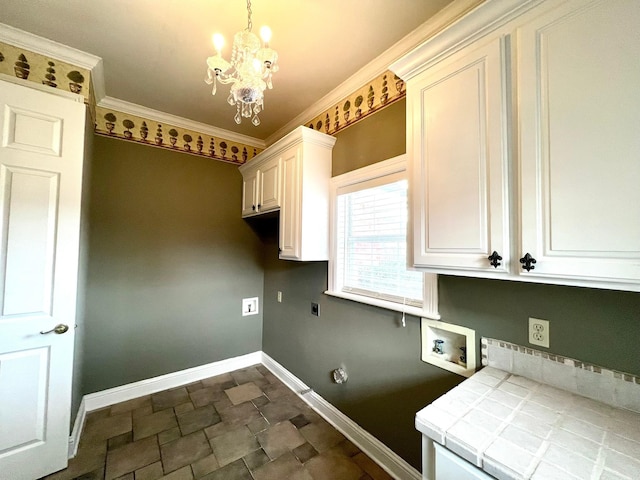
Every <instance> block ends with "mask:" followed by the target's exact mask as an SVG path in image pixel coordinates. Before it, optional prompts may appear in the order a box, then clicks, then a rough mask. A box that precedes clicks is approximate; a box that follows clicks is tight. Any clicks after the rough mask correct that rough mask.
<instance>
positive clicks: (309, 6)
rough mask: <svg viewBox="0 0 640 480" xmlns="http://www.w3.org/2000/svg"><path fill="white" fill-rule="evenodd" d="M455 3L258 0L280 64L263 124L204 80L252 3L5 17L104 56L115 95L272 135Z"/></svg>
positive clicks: (24, 1) (36, 11) (203, 0)
mask: <svg viewBox="0 0 640 480" xmlns="http://www.w3.org/2000/svg"><path fill="white" fill-rule="evenodd" d="M450 2H451V0H253V1H252V11H253V15H252V20H253V24H254V28H253V31H254V32H255V33H258V31H259V29H260V26H262V25H269V26H270V27H271V29H272V31H273V38H272V40H271V47H272V48H274V49H275V50H277V51H278V54H279V64H280V71H279V72H278V73H276V74H274V79H273V83H274V88H273V90H268V91H267V92H266V94H265V110H264V112H262V113H261V114H260V118H261V121H262V123H261V125H260V126H259V127H254V126H253V125H252V124H251V122H250V121H249V119H243V122H242V124H241V125H236V123H235V122H234V120H233V116H234V115H235V107H232V106H230V105H228V104H227V103H226V98H227V95H228V89H229V86H227V85H224V86H219V87H218V93H217V95H215V96H212V95H211V88H210V87H209V86H208V85H206V84H205V83H204V78H205V74H206V65H205V60H206V58H207V57H208V56H210V55H212V54H213V53H214V49H213V45H212V43H211V35H212V34H213V33H215V32H220V33H222V34H223V35H224V37H225V40H226V42H227V43H226V46H225V49H224V50H223V56H224V57H225V58H227V59H229V56H230V51H231V48H230V43H231V39H232V38H233V35H234V34H235V33H236V32H237V31H239V30H242V29H244V28H245V27H246V25H247V9H246V2H245V1H244V0H182V1H177V0H90V1H87V0H46V1H42V0H2V22H3V23H5V24H8V25H11V26H13V27H16V28H19V29H22V30H26V31H28V32H31V33H34V34H36V35H40V36H42V37H45V38H49V39H51V40H55V41H56V42H59V43H63V44H65V45H69V46H71V47H74V48H77V49H79V50H82V51H85V52H87V53H91V54H93V55H97V56H99V57H101V58H102V59H103V61H104V70H105V87H106V94H107V95H108V96H109V97H114V98H117V99H120V100H125V101H127V102H131V103H135V104H138V105H142V106H145V107H149V108H153V109H155V110H160V111H163V112H166V113H170V114H173V115H177V116H180V117H184V118H188V119H191V120H195V121H198V122H202V123H206V124H208V125H213V126H216V127H219V128H224V129H227V130H231V131H234V132H237V133H242V134H245V135H249V136H251V137H255V138H259V139H266V138H267V137H269V136H270V135H271V134H273V133H274V132H275V131H277V130H278V129H280V128H281V127H283V126H284V125H285V124H286V123H287V122H289V121H291V120H292V119H293V118H294V117H296V115H298V114H300V113H301V112H302V111H304V110H305V109H307V108H308V107H310V106H311V105H312V104H313V103H314V102H316V101H318V100H319V99H320V98H322V97H323V96H325V95H326V94H328V93H329V92H330V91H331V90H333V89H334V88H336V87H337V86H338V85H340V84H341V83H342V82H343V81H345V80H346V79H347V78H349V77H350V76H351V75H353V74H354V73H356V72H357V71H358V70H359V69H361V68H362V67H364V66H365V65H367V64H368V63H369V62H370V61H371V60H373V59H375V58H376V57H377V56H378V55H380V54H381V53H383V52H384V51H385V50H387V49H388V48H389V47H391V46H392V45H393V44H394V43H396V42H397V41H399V40H400V39H402V38H403V37H404V36H405V35H407V34H408V33H409V32H411V31H412V30H414V29H415V28H417V27H418V26H419V25H421V24H422V23H424V22H425V21H426V20H428V19H429V18H430V17H431V16H433V15H434V14H435V13H436V12H438V11H439V10H441V9H442V8H443V7H444V6H445V5H447V4H448V3H450Z"/></svg>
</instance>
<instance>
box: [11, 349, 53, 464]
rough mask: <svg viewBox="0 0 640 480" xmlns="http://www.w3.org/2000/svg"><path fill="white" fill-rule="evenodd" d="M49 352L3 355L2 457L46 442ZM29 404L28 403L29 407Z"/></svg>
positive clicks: (35, 351)
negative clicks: (14, 450) (8, 413)
mask: <svg viewBox="0 0 640 480" xmlns="http://www.w3.org/2000/svg"><path fill="white" fill-rule="evenodd" d="M49 353H50V351H49V348H48V347H43V348H35V349H31V350H23V351H21V352H11V353H5V354H0V412H12V414H11V415H4V413H3V414H0V415H1V416H2V428H0V455H2V454H4V453H5V452H9V451H10V450H11V449H16V448H25V447H29V446H30V445H34V444H37V443H42V442H44V441H45V439H46V437H45V431H46V422H45V413H46V412H45V406H46V404H47V402H46V395H47V390H48V388H47V387H48V385H47V384H48V381H47V380H48V378H47V377H48V375H47V372H48V371H49ZM25 402H26V403H25Z"/></svg>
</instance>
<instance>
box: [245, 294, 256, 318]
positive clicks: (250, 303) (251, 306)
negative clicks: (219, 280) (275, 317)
mask: <svg viewBox="0 0 640 480" xmlns="http://www.w3.org/2000/svg"><path fill="white" fill-rule="evenodd" d="M257 314H258V297H253V298H243V299H242V316H243V317H246V316H247V315H257Z"/></svg>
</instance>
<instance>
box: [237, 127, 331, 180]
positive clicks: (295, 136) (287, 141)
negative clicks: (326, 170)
mask: <svg viewBox="0 0 640 480" xmlns="http://www.w3.org/2000/svg"><path fill="white" fill-rule="evenodd" d="M299 143H304V144H306V145H318V146H320V147H325V148H329V149H331V148H333V145H334V144H335V143H336V138H335V137H332V136H331V135H327V134H326V133H322V132H319V131H317V130H311V129H310V128H308V127H305V126H304V125H301V126H299V127H298V128H296V129H295V130H293V131H292V132H289V133H288V134H287V135H285V136H284V137H282V138H281V139H280V140H278V141H277V142H275V143H273V144H272V145H270V146H269V147H267V148H266V149H265V150H263V151H262V152H260V153H259V154H258V155H256V156H255V157H253V158H252V159H251V161H249V162H247V163H245V164H244V165H241V166H240V167H239V169H240V172H244V171H245V170H248V169H252V168H254V167H256V166H258V165H260V164H261V163H262V162H263V161H265V160H268V159H270V158H272V157H273V156H274V155H278V154H279V153H280V152H282V151H284V150H286V149H287V148H290V147H293V146H294V145H298V144H299Z"/></svg>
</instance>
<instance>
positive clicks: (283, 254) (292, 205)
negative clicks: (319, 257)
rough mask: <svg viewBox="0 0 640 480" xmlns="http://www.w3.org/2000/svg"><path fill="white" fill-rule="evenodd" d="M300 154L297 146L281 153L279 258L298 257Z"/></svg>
mask: <svg viewBox="0 0 640 480" xmlns="http://www.w3.org/2000/svg"><path fill="white" fill-rule="evenodd" d="M300 181H301V172H300V156H299V153H298V147H294V148H291V149H289V150H287V151H286V152H285V153H284V154H283V155H282V206H281V208H280V258H290V259H297V258H300V233H299V232H300Z"/></svg>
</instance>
